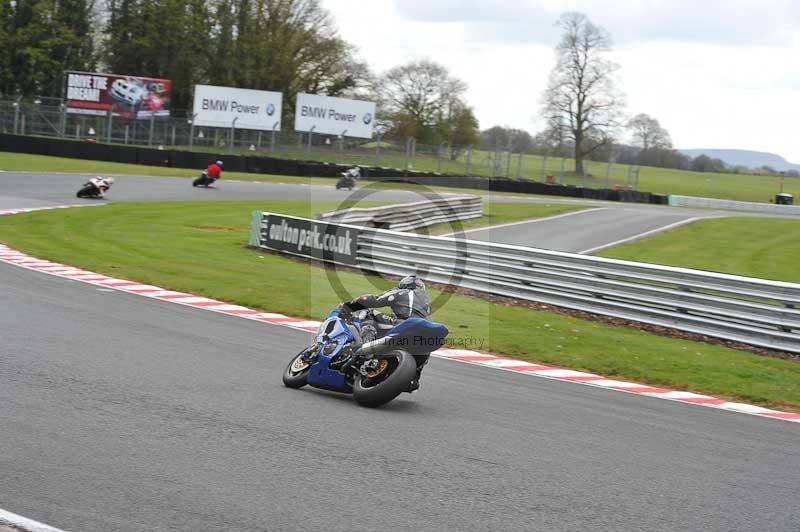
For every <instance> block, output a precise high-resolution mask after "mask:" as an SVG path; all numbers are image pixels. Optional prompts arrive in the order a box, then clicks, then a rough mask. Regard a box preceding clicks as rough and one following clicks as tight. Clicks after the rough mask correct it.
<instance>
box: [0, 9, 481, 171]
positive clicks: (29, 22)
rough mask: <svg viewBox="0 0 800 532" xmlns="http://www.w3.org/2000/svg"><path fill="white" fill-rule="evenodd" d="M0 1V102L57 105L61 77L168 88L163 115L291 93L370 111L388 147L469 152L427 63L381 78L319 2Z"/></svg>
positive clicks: (456, 90)
mask: <svg viewBox="0 0 800 532" xmlns="http://www.w3.org/2000/svg"><path fill="white" fill-rule="evenodd" d="M102 1H103V3H102V4H101V5H95V4H94V0H0V45H1V46H0V96H3V97H9V96H11V97H17V96H20V95H22V96H27V97H40V96H53V97H60V96H61V93H62V90H63V89H62V85H63V72H64V71H65V70H83V71H98V70H100V71H104V72H112V73H116V74H128V75H138V76H146V77H154V78H164V79H170V80H172V84H173V85H172V86H173V92H172V107H173V109H179V110H180V109H188V108H190V107H191V105H192V87H193V86H194V85H195V84H199V83H202V84H211V85H221V86H233V87H242V88H248V89H262V90H272V91H278V92H282V93H283V102H284V109H283V115H284V117H286V119H287V120H288V121H291V120H292V117H293V116H294V105H295V101H296V96H297V94H298V93H299V92H307V93H313V94H325V95H328V96H343V97H357V98H365V99H371V100H374V101H377V102H378V103H379V110H380V112H379V117H378V118H379V124H380V126H381V131H382V132H383V133H384V134H385V135H386V136H387V137H398V138H399V137H408V136H414V137H416V138H417V140H418V142H420V143H422V144H443V145H446V146H447V148H448V149H449V153H450V154H451V157H457V155H458V153H459V150H460V149H462V148H463V147H464V146H468V145H472V144H475V143H476V142H477V140H478V121H477V119H476V118H475V115H474V113H473V111H472V109H471V108H470V107H469V106H468V105H467V103H466V100H465V98H464V93H465V91H466V85H465V84H464V83H463V82H462V81H460V80H458V79H456V78H454V77H452V76H451V75H450V73H449V72H448V71H447V69H446V68H445V67H443V66H442V65H439V64H437V63H434V62H432V61H427V60H422V61H412V62H410V63H408V64H406V65H399V66H397V67H395V68H392V69H390V70H389V71H388V72H386V73H384V74H383V75H381V76H377V75H375V74H374V73H373V72H372V71H371V70H370V69H369V67H368V65H367V64H366V63H364V62H363V61H361V60H360V59H359V58H358V55H357V51H356V50H355V49H354V47H353V46H352V45H350V44H349V43H348V42H347V41H345V40H344V39H343V38H342V37H341V36H340V35H339V34H338V32H337V29H336V27H335V25H334V23H333V21H332V19H331V16H330V14H329V13H328V12H327V11H326V10H325V9H323V8H322V6H321V4H320V1H319V0H102Z"/></svg>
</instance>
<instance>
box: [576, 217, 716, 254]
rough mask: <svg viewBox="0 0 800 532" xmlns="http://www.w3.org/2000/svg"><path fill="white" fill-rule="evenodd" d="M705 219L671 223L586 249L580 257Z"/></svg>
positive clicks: (698, 218) (697, 218)
mask: <svg viewBox="0 0 800 532" xmlns="http://www.w3.org/2000/svg"><path fill="white" fill-rule="evenodd" d="M703 219H705V218H704V217H702V216H695V217H694V218H687V219H685V220H680V221H678V222H675V223H671V224H669V225H665V226H663V227H656V228H655V229H651V230H649V231H645V232H644V233H639V234H638V235H633V236H629V237H628V238H622V239H620V240H615V241H614V242H609V243H608V244H603V245H602V246H595V247H593V248H589V249H584V250H583V251H579V252H578V254H579V255H588V254H589V253H594V252H595V251H600V250H601V249H606V248H610V247H614V246H618V245H620V244H624V243H626V242H631V241H633V240H639V239H640V238H644V237H646V236H650V235H654V234H656V233H660V232H662V231H668V230H670V229H675V228H676V227H680V226H682V225H686V224H690V223H692V222H696V221H697V220H703Z"/></svg>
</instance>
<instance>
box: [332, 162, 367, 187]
mask: <svg viewBox="0 0 800 532" xmlns="http://www.w3.org/2000/svg"><path fill="white" fill-rule="evenodd" d="M341 176H342V177H340V178H339V181H337V182H336V190H339V189H340V188H346V189H347V190H353V189H354V188H355V186H356V184H357V183H358V179H359V178H360V177H361V170H360V169H359V168H358V167H355V168H351V169H350V170H347V171H346V172H342V174H341Z"/></svg>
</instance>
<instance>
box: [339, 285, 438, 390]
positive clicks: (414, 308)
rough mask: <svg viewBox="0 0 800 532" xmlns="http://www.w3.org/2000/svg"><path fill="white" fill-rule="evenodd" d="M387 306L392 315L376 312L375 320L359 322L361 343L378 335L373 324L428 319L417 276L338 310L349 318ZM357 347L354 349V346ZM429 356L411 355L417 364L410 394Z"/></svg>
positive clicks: (428, 304)
mask: <svg viewBox="0 0 800 532" xmlns="http://www.w3.org/2000/svg"><path fill="white" fill-rule="evenodd" d="M381 307H389V308H391V309H392V313H393V314H394V316H389V315H386V314H383V313H380V312H376V313H375V320H374V321H373V320H366V321H364V322H362V323H361V331H360V332H361V341H362V343H367V342H371V341H372V340H375V339H376V338H377V336H378V329H377V324H376V322H380V323H385V324H391V325H396V324H398V323H400V322H401V321H403V320H407V319H408V318H422V319H425V320H430V319H431V300H430V296H428V290H427V289H426V288H425V283H423V282H422V280H421V279H419V278H417V276H416V275H409V276H407V277H403V278H402V279H401V280H400V282H399V283H397V288H394V289H392V290H389V291H387V292H384V293H382V294H378V295H375V294H367V295H363V296H360V297H358V298H356V299H353V300H352V301H347V302H345V303H342V304H341V306H340V307H339V310H340V314H341V315H342V317H344V318H345V319H348V318H349V317H350V315H352V313H353V312H354V311H357V310H362V309H367V308H381ZM356 347H357V346H356ZM429 356H430V355H414V358H415V359H416V361H417V375H416V377H415V378H414V380H413V381H411V385H410V387H409V390H408V391H409V392H413V391H414V390H416V389H418V388H419V379H420V376H421V375H422V368H423V367H424V366H425V364H427V363H428V358H429Z"/></svg>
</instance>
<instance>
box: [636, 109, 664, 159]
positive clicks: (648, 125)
mask: <svg viewBox="0 0 800 532" xmlns="http://www.w3.org/2000/svg"><path fill="white" fill-rule="evenodd" d="M628 129H629V130H631V133H632V135H633V142H634V144H636V145H637V146H639V147H641V148H642V151H644V152H647V151H649V150H652V149H660V150H669V149H672V139H670V136H669V133H668V132H667V130H666V129H664V128H663V127H661V124H660V123H659V122H658V120H656V119H655V118H653V117H652V116H650V115H648V114H645V113H639V114H638V115H636V116H634V117H633V118H631V119H630V120H628Z"/></svg>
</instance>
